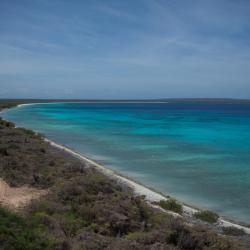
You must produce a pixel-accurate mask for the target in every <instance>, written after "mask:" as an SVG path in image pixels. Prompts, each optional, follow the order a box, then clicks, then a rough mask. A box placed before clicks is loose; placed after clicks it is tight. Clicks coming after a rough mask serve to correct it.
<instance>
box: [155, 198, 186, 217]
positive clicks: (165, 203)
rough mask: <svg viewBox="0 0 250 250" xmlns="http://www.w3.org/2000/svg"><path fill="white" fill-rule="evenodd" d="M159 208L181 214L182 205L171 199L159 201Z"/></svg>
mask: <svg viewBox="0 0 250 250" xmlns="http://www.w3.org/2000/svg"><path fill="white" fill-rule="evenodd" d="M159 206H160V207H162V208H163V209H165V210H170V211H172V212H175V213H178V214H182V210H183V208H182V205H181V204H180V203H178V202H177V201H176V200H174V199H172V198H170V199H168V200H161V201H160V202H159Z"/></svg>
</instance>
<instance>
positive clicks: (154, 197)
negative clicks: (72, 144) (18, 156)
mask: <svg viewBox="0 0 250 250" xmlns="http://www.w3.org/2000/svg"><path fill="white" fill-rule="evenodd" d="M45 141H47V142H48V143H49V144H50V145H51V146H53V147H56V148H58V149H60V150H63V151H64V152H67V153H69V154H71V155H72V156H74V157H76V158H78V159H80V160H82V161H84V162H87V163H88V164H91V165H92V166H94V167H95V168H96V169H97V170H99V171H100V172H101V173H103V174H104V175H106V176H107V177H109V178H112V179H114V180H116V181H117V182H118V183H121V184H123V185H126V186H127V187H129V188H131V189H132V190H133V193H134V194H136V195H140V196H144V197H145V200H146V201H147V203H148V204H149V205H151V206H152V207H154V208H156V209H160V210H161V211H163V212H165V213H169V214H171V215H173V216H175V217H179V216H180V217H184V218H185V217H186V218H187V217H191V216H192V215H194V214H195V213H196V212H199V211H200V210H199V209H196V208H193V207H192V206H189V205H186V204H183V214H184V216H182V215H179V214H177V213H174V212H171V211H167V210H164V209H162V208H161V207H160V206H158V205H156V204H155V203H156V202H159V201H160V200H167V199H169V197H168V196H167V195H164V194H161V193H159V192H157V191H155V190H152V189H151V188H149V187H147V186H145V185H143V184H140V183H138V182H136V181H134V180H132V179H131V178H129V177H124V176H122V175H121V174H119V173H117V172H116V171H114V170H111V169H109V168H107V167H105V166H103V165H101V164H99V163H97V162H96V161H94V160H92V159H89V158H88V157H86V156H84V155H82V154H80V153H78V152H76V151H75V150H72V149H70V148H68V147H66V146H63V145H61V144H58V143H56V142H54V141H52V140H50V139H48V138H45ZM218 225H219V226H220V227H235V228H238V229H241V230H244V231H245V233H247V234H250V228H249V227H246V226H243V225H241V224H239V223H237V222H231V221H230V220H227V219H224V218H223V217H221V216H220V217H219V220H218Z"/></svg>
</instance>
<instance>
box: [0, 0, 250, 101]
mask: <svg viewBox="0 0 250 250" xmlns="http://www.w3.org/2000/svg"><path fill="white" fill-rule="evenodd" d="M249 13H250V1H248V0H245V1H244V0H196V1H194V0H189V1H187V0H182V1H181V0H126V1H125V0H102V1H101V0H72V1H66V0H53V1H52V0H22V1H20V0H1V1H0V98H88V99H91V98H106V99H108V98H112V99H113V98H114V99H117V98H132V99H133V98H169V97H170V98H171V97H233V98H250V15H249Z"/></svg>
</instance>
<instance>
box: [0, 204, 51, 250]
mask: <svg viewBox="0 0 250 250" xmlns="http://www.w3.org/2000/svg"><path fill="white" fill-rule="evenodd" d="M52 245H53V243H52V242H50V241H49V240H48V239H46V238H45V237H44V236H43V235H42V234H38V231H37V230H35V228H33V227H30V226H29V225H28V224H27V223H26V221H25V220H24V219H23V218H22V217H20V216H18V215H16V214H14V213H12V212H10V211H8V210H7V209H4V208H2V207H0V248H1V249H4V250H5V249H6V250H14V249H26V250H29V249H30V250H33V249H37V250H39V249H41V250H42V249H53V246H52Z"/></svg>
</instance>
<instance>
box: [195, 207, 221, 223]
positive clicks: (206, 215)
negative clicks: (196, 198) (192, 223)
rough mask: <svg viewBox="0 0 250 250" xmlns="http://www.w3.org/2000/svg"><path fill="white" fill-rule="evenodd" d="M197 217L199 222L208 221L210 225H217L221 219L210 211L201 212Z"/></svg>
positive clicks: (196, 214)
mask: <svg viewBox="0 0 250 250" xmlns="http://www.w3.org/2000/svg"><path fill="white" fill-rule="evenodd" d="M195 217H196V218H197V219H199V220H203V221H206V222H209V223H216V222H217V221H218V219H219V215H218V214H216V213H214V212H211V211H208V210H205V211H199V212H197V213H195Z"/></svg>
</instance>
